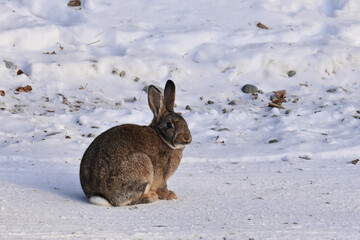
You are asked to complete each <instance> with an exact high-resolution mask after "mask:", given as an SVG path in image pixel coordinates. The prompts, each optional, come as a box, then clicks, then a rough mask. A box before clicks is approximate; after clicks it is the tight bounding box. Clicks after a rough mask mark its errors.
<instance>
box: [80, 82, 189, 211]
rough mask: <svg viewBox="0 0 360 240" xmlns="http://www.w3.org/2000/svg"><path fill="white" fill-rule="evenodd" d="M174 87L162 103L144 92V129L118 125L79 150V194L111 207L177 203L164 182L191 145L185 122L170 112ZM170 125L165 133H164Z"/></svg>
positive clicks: (155, 92) (157, 94) (152, 93)
mask: <svg viewBox="0 0 360 240" xmlns="http://www.w3.org/2000/svg"><path fill="white" fill-rule="evenodd" d="M174 101H175V85H174V84H173V82H172V81H170V80H169V81H168V83H167V84H166V87H165V99H163V97H162V95H161V93H160V92H159V91H158V90H157V89H156V88H155V87H153V86H150V87H149V106H150V108H151V110H152V111H153V113H154V119H153V121H152V123H151V125H150V126H138V125H134V124H124V125H120V126H117V127H113V128H111V129H109V130H107V131H106V132H104V133H102V134H100V135H99V136H98V137H97V138H95V139H94V141H93V142H92V143H91V144H90V146H89V147H88V149H87V150H86V151H85V153H84V156H83V158H82V161H81V165H80V181H81V186H82V188H83V190H84V192H85V195H86V196H87V197H88V198H90V197H92V196H100V197H103V198H105V199H106V200H108V202H109V203H110V204H111V205H113V206H123V205H128V204H136V203H148V202H153V201H156V200H157V199H158V198H159V199H177V196H176V194H175V193H174V192H172V191H169V190H168V189H167V180H168V179H169V177H170V176H171V175H172V174H173V173H174V172H175V170H176V169H177V167H178V166H179V164H180V161H181V157H182V151H183V149H184V146H185V145H186V144H189V143H190V142H191V134H190V131H189V129H188V127H187V124H186V122H185V120H184V119H183V118H182V117H181V116H180V115H179V114H176V113H175V112H174V111H173V106H174ZM169 126H170V128H169Z"/></svg>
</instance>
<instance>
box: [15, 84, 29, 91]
mask: <svg viewBox="0 0 360 240" xmlns="http://www.w3.org/2000/svg"><path fill="white" fill-rule="evenodd" d="M31 90H32V87H31V86H30V85H26V86H25V87H18V88H17V89H16V91H18V92H30V91H31Z"/></svg>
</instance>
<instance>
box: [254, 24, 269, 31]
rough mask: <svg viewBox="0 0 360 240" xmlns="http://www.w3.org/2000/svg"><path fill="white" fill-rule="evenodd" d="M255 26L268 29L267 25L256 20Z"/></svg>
mask: <svg viewBox="0 0 360 240" xmlns="http://www.w3.org/2000/svg"><path fill="white" fill-rule="evenodd" d="M256 26H257V27H258V28H261V29H266V30H267V29H269V28H268V27H267V26H265V25H264V24H262V23H261V22H258V24H256Z"/></svg>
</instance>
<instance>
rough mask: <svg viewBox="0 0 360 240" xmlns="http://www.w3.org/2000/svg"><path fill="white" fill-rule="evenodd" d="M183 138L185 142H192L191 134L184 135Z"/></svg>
mask: <svg viewBox="0 0 360 240" xmlns="http://www.w3.org/2000/svg"><path fill="white" fill-rule="evenodd" d="M183 140H184V142H185V143H191V140H192V137H191V135H188V136H184V138H183Z"/></svg>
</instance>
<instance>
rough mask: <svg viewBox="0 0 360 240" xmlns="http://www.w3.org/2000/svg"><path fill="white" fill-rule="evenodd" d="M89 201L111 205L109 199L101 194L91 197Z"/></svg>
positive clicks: (101, 204) (105, 205)
mask: <svg viewBox="0 0 360 240" xmlns="http://www.w3.org/2000/svg"><path fill="white" fill-rule="evenodd" d="M89 201H90V202H91V203H92V204H95V205H99V206H103V207H111V204H110V203H109V201H108V200H107V199H105V198H103V197H100V196H92V197H90V198H89Z"/></svg>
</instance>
